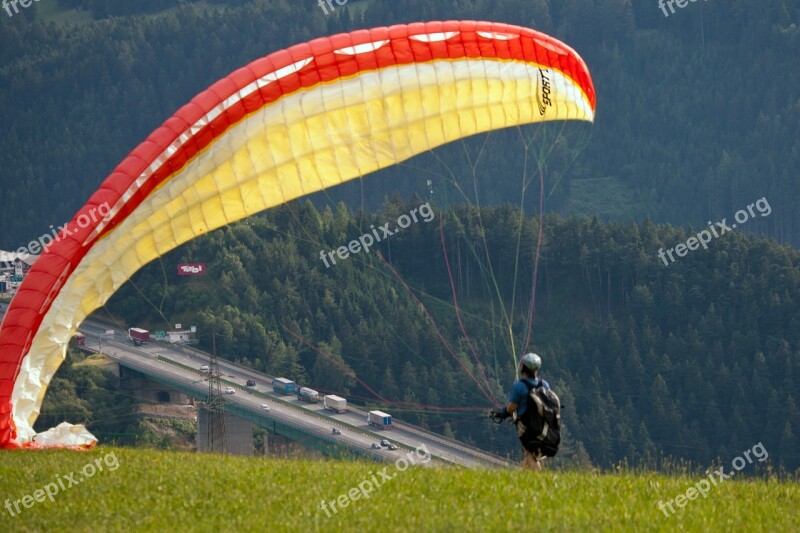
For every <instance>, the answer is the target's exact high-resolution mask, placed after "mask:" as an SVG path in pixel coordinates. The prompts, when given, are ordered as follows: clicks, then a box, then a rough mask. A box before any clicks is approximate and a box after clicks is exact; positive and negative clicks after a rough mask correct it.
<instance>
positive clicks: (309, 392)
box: [297, 387, 319, 403]
mask: <svg viewBox="0 0 800 533" xmlns="http://www.w3.org/2000/svg"><path fill="white" fill-rule="evenodd" d="M297 399H298V400H302V401H304V402H308V403H317V402H318V401H319V393H318V392H317V391H315V390H314V389H309V388H308V387H300V390H299V391H297Z"/></svg>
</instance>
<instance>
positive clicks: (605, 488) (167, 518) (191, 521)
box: [0, 448, 800, 533]
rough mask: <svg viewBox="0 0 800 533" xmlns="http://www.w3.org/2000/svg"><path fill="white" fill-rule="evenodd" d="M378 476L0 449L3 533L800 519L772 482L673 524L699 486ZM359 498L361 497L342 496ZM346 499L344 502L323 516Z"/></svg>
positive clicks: (521, 476) (623, 479)
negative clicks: (670, 503) (669, 504)
mask: <svg viewBox="0 0 800 533" xmlns="http://www.w3.org/2000/svg"><path fill="white" fill-rule="evenodd" d="M87 464H92V467H86V465H87ZM97 465H100V466H102V467H103V470H102V471H100V468H99V466H97ZM399 466H400V467H402V466H403V465H402V464H401V465H399ZM92 468H94V469H95V470H96V473H93V475H91V476H89V474H92ZM383 468H384V465H382V464H380V465H379V464H378V463H370V462H355V461H354V462H338V461H316V462H315V461H307V460H273V459H263V458H236V457H218V456H208V455H198V454H193V453H175V452H156V451H150V450H135V449H122V448H99V449H96V450H92V451H90V452H85V453H79V452H70V451H46V452H33V451H25V452H18V451H12V452H0V487H2V494H0V496H1V497H2V500H0V504H1V505H6V499H8V500H9V504H10V506H11V509H12V512H14V513H15V515H16V516H11V514H10V513H9V511H8V509H7V508H4V509H3V510H2V512H0V531H3V532H9V531H94V532H99V531H214V532H220V531H276V532H283V531H287V532H288V531H292V532H297V531H359V532H361V531H380V532H385V533H390V532H395V531H414V532H430V531H470V532H471V531H523V530H536V531H541V530H545V531H553V530H558V531H587V530H591V531H621V530H646V531H651V530H653V531H674V530H684V531H797V529H796V528H797V524H798V518H800V487H799V486H798V484H797V483H791V482H780V481H778V480H775V479H771V480H761V481H747V480H736V481H734V480H730V481H726V482H724V483H722V484H720V485H719V486H717V487H716V488H714V489H712V490H711V491H710V492H709V493H708V494H707V497H706V498H705V499H703V498H698V499H696V500H695V501H688V502H687V503H686V505H685V507H684V508H683V509H678V510H677V513H676V514H675V515H674V516H669V517H666V516H664V513H663V512H662V511H660V510H659V509H658V502H659V500H669V499H672V498H674V497H675V496H677V495H678V494H682V493H684V492H685V491H686V489H687V488H688V487H689V486H691V485H694V484H695V483H697V481H698V480H697V479H690V478H686V477H665V476H661V475H656V474H635V473H629V472H628V473H626V472H623V473H613V474H597V473H591V472H584V473H563V472H561V473H558V472H546V473H543V474H538V475H537V474H532V473H527V472H521V471H470V470H462V469H456V468H452V469H433V468H418V467H409V468H408V469H407V470H404V471H400V470H398V469H396V468H395V465H388V467H387V468H386V470H385V471H384V474H385V475H386V476H388V477H390V478H391V479H385V478H383V476H382V475H381V474H379V471H381V470H382V469H383ZM72 473H74V474H73V475H72V479H73V480H75V481H78V484H77V485H75V486H72V487H70V486H69V483H70V481H69V479H70V474H72ZM84 476H87V477H85V478H84ZM373 476H374V478H375V481H377V483H378V484H379V485H376V484H375V482H373V481H372V479H373ZM59 479H60V481H61V483H62V484H63V485H64V489H63V490H62V489H60V488H59V489H58V493H57V494H54V496H53V501H50V500H49V499H46V493H45V492H44V491H42V492H41V493H39V494H38V497H39V499H40V500H43V501H41V502H36V500H35V499H27V500H26V501H27V503H28V504H29V506H30V508H28V509H25V508H24V507H23V504H24V503H25V502H21V503H20V504H19V505H18V506H19V509H20V512H19V513H18V514H17V513H16V512H15V511H14V509H13V506H14V500H18V499H19V500H21V499H22V498H23V497H25V496H26V495H31V496H32V498H36V497H37V492H36V491H37V489H44V488H45V487H46V486H47V484H48V483H55V482H56V481H58V480H59ZM81 479H83V480H82V481H81ZM365 481H369V482H370V484H371V486H370V485H368V484H366V483H364V482H365ZM359 484H362V486H363V488H364V490H365V491H366V496H368V498H366V499H365V498H364V497H362V493H361V492H360V491H359V490H358V488H357V487H358V485H359ZM57 486H58V485H57V484H54V485H51V486H50V491H51V492H55V490H56V489H55V487H57ZM351 489H353V491H352V492H353V499H352V500H349V499H348V498H349V497H347V496H341V495H344V494H347V493H348V492H349V491H350V490H351ZM370 491H371V492H370ZM340 496H341V497H340ZM356 496H358V499H356ZM337 498H339V499H340V500H341V501H342V504H343V503H347V506H346V507H338V505H341V504H336V505H337V511H336V512H335V513H334V512H332V511H331V510H330V509H329V510H328V511H327V513H326V512H325V511H324V510H322V509H321V508H320V502H321V500H323V499H325V500H327V501H331V500H334V499H337ZM328 514H330V515H331V516H330V517H328Z"/></svg>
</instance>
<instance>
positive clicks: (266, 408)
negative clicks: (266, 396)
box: [261, 403, 269, 411]
mask: <svg viewBox="0 0 800 533" xmlns="http://www.w3.org/2000/svg"><path fill="white" fill-rule="evenodd" d="M261 409H263V410H264V411H269V405H267V404H265V403H262V404H261Z"/></svg>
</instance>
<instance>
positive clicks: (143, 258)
mask: <svg viewBox="0 0 800 533" xmlns="http://www.w3.org/2000/svg"><path fill="white" fill-rule="evenodd" d="M594 110H595V93H594V88H593V86H592V82H591V79H590V76H589V71H588V69H587V68H586V65H585V64H584V62H583V61H582V60H581V58H580V57H579V56H578V55H577V53H576V52H575V51H574V50H572V49H571V48H569V47H568V46H566V45H564V44H563V43H561V42H559V41H557V40H556V39H553V38H552V37H548V36H546V35H544V34H542V33H539V32H537V31H534V30H531V29H526V28H521V27H517V26H511V25H507V24H498V23H490V22H474V21H449V22H428V23H418V24H410V25H397V26H392V27H388V28H387V27H384V28H375V29H371V30H362V31H355V32H352V33H347V34H340V35H335V36H332V37H328V38H321V39H315V40H313V41H310V42H308V43H304V44H299V45H296V46H293V47H291V48H288V49H286V50H282V51H280V52H275V53H273V54H270V55H268V56H266V57H264V58H262V59H259V60H257V61H255V62H253V63H251V64H249V65H247V66H246V67H244V68H241V69H239V70H237V71H235V72H234V73H232V74H231V75H230V76H227V77H226V78H223V79H222V80H220V81H218V82H217V83H215V84H214V85H212V86H211V87H210V88H209V89H208V90H206V91H204V92H202V93H200V94H199V95H198V96H197V97H195V98H194V99H193V100H192V101H191V102H189V103H188V104H187V105H186V106H184V107H183V108H181V109H180V110H179V111H178V112H177V113H175V115H174V116H172V117H171V118H170V119H169V120H167V121H166V122H165V123H164V124H163V125H162V126H161V127H160V128H158V129H157V130H156V131H154V132H153V133H152V134H151V135H150V136H149V137H148V138H147V140H145V141H144V142H143V143H141V144H140V145H139V146H138V147H137V148H136V149H135V150H134V151H133V152H131V154H130V155H129V156H128V157H126V158H125V159H124V160H123V161H122V162H121V163H120V164H119V166H118V167H117V168H116V169H115V170H114V172H113V173H112V174H111V175H110V176H109V177H108V178H107V179H106V180H105V181H104V182H103V184H102V185H101V186H100V188H99V189H98V190H97V192H95V193H94V194H93V195H92V197H91V198H90V199H89V201H88V202H87V203H86V205H85V206H84V207H83V208H82V209H81V210H80V211H79V212H78V213H77V214H76V215H75V218H74V219H73V221H72V222H71V223H70V224H69V225H68V226H67V228H68V232H65V235H66V236H64V237H63V238H60V239H59V240H58V241H57V242H55V243H54V244H52V245H51V246H50V247H49V249H48V250H47V252H46V253H44V254H42V255H41V256H40V257H39V259H38V260H37V262H36V264H35V265H34V266H33V268H32V269H31V270H30V272H29V273H28V275H27V277H26V278H25V281H24V282H23V283H22V285H21V286H20V288H19V291H18V292H17V295H16V297H15V298H14V300H13V301H12V302H11V305H10V307H9V309H8V311H7V313H6V315H5V317H4V320H3V322H2V324H1V325H0V447H15V446H27V445H31V443H32V442H34V441H33V439H34V437H35V432H34V431H33V429H32V426H33V423H34V422H35V420H36V417H37V416H38V413H39V408H40V406H41V403H42V400H43V399H44V394H45V390H46V387H47V384H48V383H49V382H50V380H51V378H52V377H53V375H54V373H55V372H56V370H57V369H58V367H59V365H60V364H61V362H62V361H63V359H64V357H65V354H66V347H67V343H68V341H69V339H70V337H71V336H72V335H73V334H74V333H75V332H76V330H77V327H78V325H79V324H80V323H81V322H82V321H83V320H84V319H85V318H86V317H87V316H88V315H89V314H90V313H91V312H92V311H94V310H95V309H97V308H98V307H101V306H103V305H104V304H105V302H106V301H107V300H108V299H109V298H110V297H111V295H113V294H114V292H115V291H116V290H117V289H119V288H120V287H121V286H122V285H123V284H124V283H125V281H126V280H128V278H129V277H130V276H132V275H133V274H134V273H135V272H136V271H137V270H139V269H140V268H141V267H142V266H144V265H145V264H147V263H148V262H150V261H152V260H153V259H155V258H157V257H159V256H161V255H162V254H165V253H167V252H168V251H170V250H172V249H173V248H175V247H177V246H179V245H181V244H183V243H185V242H187V241H189V240H191V239H193V238H195V237H198V236H200V235H204V234H206V233H208V232H210V231H213V230H214V229H216V228H219V227H222V226H225V225H227V224H230V223H232V222H234V221H237V220H240V219H242V218H245V217H248V216H250V215H253V214H255V213H258V212H260V211H263V210H265V209H268V208H270V207H274V206H276V205H280V204H282V203H284V202H287V201H289V200H292V199H295V198H299V197H301V196H304V195H307V194H310V193H313V192H316V191H320V190H322V189H325V188H326V187H332V186H334V185H338V184H340V183H343V182H345V181H348V180H351V179H353V178H357V177H359V176H363V175H365V174H368V173H370V172H372V171H374V170H377V169H380V168H384V167H387V166H390V165H394V164H396V163H398V162H401V161H403V160H406V159H408V158H410V157H412V156H414V155H416V154H419V153H421V152H424V151H426V150H430V149H432V148H435V147H437V146H440V145H442V144H444V143H447V142H450V141H453V140H456V139H459V138H462V137H466V136H469V135H473V134H476V133H481V132H486V131H489V130H494V129H499V128H505V127H509V126H515V125H520V124H528V123H534V122H543V121H552V120H586V121H592V120H593V119H594ZM105 204H107V205H108V206H110V207H111V209H110V212H109V213H108V215H107V216H106V217H105V218H104V219H102V220H97V221H96V222H92V223H91V224H89V225H86V226H84V225H83V224H80V225H79V224H78V221H79V220H85V219H86V215H87V214H88V213H89V212H91V211H92V210H93V209H97V208H98V206H101V205H105ZM82 217H83V218H82ZM79 226H80V227H79ZM48 443H49V444H51V443H53V440H50V441H48ZM40 444H41V443H40ZM49 444H48V445H49ZM87 444H88V445H91V444H92V442H91V441H89V442H88V443H87Z"/></svg>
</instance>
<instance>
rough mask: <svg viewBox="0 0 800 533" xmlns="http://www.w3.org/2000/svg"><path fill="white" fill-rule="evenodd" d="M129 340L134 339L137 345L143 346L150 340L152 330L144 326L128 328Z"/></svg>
mask: <svg viewBox="0 0 800 533" xmlns="http://www.w3.org/2000/svg"><path fill="white" fill-rule="evenodd" d="M128 340H130V341H132V342H133V344H134V345H135V346H141V345H142V344H144V343H146V342H150V332H149V331H147V330H146V329H142V328H128Z"/></svg>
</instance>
